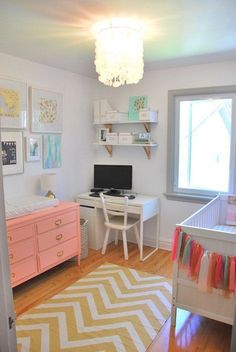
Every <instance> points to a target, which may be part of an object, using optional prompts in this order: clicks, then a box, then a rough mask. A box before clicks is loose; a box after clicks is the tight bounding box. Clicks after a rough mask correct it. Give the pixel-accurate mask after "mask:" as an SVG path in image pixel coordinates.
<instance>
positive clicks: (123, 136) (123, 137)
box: [119, 132, 134, 144]
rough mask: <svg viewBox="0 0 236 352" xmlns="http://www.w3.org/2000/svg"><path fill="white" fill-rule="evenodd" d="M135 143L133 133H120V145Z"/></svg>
mask: <svg viewBox="0 0 236 352" xmlns="http://www.w3.org/2000/svg"><path fill="white" fill-rule="evenodd" d="M133 141H134V136H133V133H128V132H127V133H119V144H132V143H133Z"/></svg>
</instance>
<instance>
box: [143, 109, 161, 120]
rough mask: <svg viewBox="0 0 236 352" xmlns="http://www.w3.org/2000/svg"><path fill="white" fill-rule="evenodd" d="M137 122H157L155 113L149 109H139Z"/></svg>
mask: <svg viewBox="0 0 236 352" xmlns="http://www.w3.org/2000/svg"><path fill="white" fill-rule="evenodd" d="M139 121H149V122H157V111H153V110H149V109H140V110H139Z"/></svg>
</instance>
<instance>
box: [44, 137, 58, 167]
mask: <svg viewBox="0 0 236 352" xmlns="http://www.w3.org/2000/svg"><path fill="white" fill-rule="evenodd" d="M55 167H61V135H58V134H53V135H44V136H43V168H44V169H52V168H55Z"/></svg>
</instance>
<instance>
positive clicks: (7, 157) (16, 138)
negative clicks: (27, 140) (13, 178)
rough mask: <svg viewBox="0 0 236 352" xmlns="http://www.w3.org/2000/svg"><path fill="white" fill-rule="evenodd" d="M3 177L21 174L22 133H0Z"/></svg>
mask: <svg viewBox="0 0 236 352" xmlns="http://www.w3.org/2000/svg"><path fill="white" fill-rule="evenodd" d="M1 144H2V169H3V175H14V174H20V173H23V171H24V169H23V143H22V132H15V131H14V132H1Z"/></svg>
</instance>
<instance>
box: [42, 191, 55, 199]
mask: <svg viewBox="0 0 236 352" xmlns="http://www.w3.org/2000/svg"><path fill="white" fill-rule="evenodd" d="M45 196H46V197H48V198H56V196H55V194H54V193H53V192H52V191H48V192H47V194H46V195H45Z"/></svg>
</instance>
